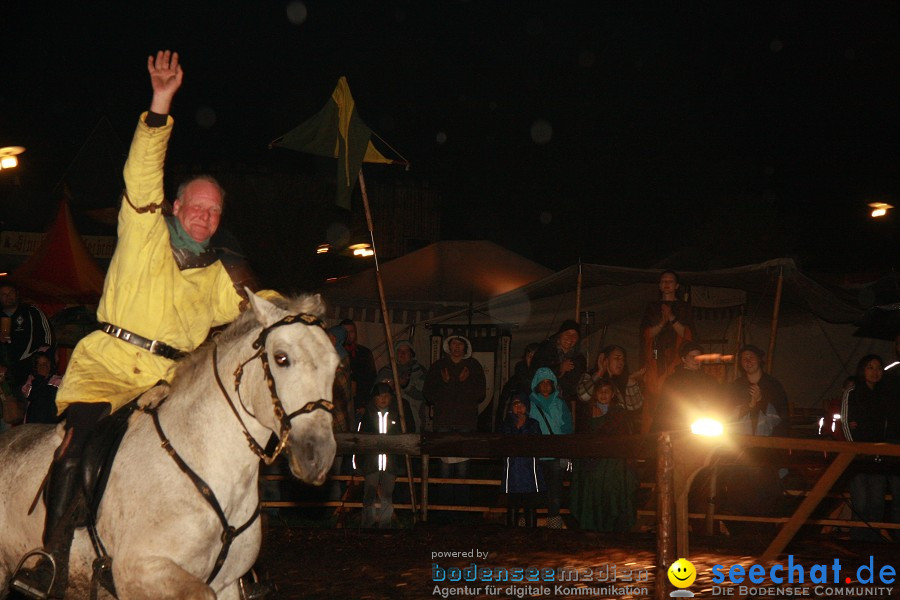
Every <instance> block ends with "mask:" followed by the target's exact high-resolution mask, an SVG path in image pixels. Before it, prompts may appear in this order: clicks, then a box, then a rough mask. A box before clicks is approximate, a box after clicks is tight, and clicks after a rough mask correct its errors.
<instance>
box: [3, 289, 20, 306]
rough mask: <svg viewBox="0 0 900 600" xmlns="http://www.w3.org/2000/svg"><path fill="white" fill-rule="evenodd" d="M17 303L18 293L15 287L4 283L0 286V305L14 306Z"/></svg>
mask: <svg viewBox="0 0 900 600" xmlns="http://www.w3.org/2000/svg"><path fill="white" fill-rule="evenodd" d="M18 305H19V293H18V292H17V291H16V288H14V287H11V286H8V285H4V286H3V287H0V306H2V307H3V308H15V307H17V306H18Z"/></svg>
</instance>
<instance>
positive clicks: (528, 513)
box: [525, 508, 535, 528]
mask: <svg viewBox="0 0 900 600" xmlns="http://www.w3.org/2000/svg"><path fill="white" fill-rule="evenodd" d="M534 525H535V519H534V508H526V509H525V527H531V528H533V527H534Z"/></svg>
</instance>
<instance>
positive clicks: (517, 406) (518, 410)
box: [512, 402, 525, 417]
mask: <svg viewBox="0 0 900 600" xmlns="http://www.w3.org/2000/svg"><path fill="white" fill-rule="evenodd" d="M512 413H513V414H514V415H516V416H517V417H521V416H522V415H524V414H525V403H524V402H513V405H512Z"/></svg>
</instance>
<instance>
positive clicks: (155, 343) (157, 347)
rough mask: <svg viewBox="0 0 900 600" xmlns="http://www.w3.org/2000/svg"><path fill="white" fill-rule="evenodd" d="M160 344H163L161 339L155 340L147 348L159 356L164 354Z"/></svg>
mask: <svg viewBox="0 0 900 600" xmlns="http://www.w3.org/2000/svg"><path fill="white" fill-rule="evenodd" d="M160 346H161V344H160V341H159V340H153V341H151V342H150V347H149V348H147V350H149V351H150V354H156V355H158V356H164V355H163V353H162V348H161V347H160Z"/></svg>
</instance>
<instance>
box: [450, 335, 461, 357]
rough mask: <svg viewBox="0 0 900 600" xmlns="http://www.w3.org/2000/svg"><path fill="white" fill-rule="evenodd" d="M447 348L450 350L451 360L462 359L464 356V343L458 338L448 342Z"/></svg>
mask: <svg viewBox="0 0 900 600" xmlns="http://www.w3.org/2000/svg"><path fill="white" fill-rule="evenodd" d="M447 348H448V349H449V350H450V356H452V357H453V358H462V357H463V356H465V354H466V343H465V342H464V341H462V340H461V339H459V338H454V339H452V340H450V343H449V344H447Z"/></svg>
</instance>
